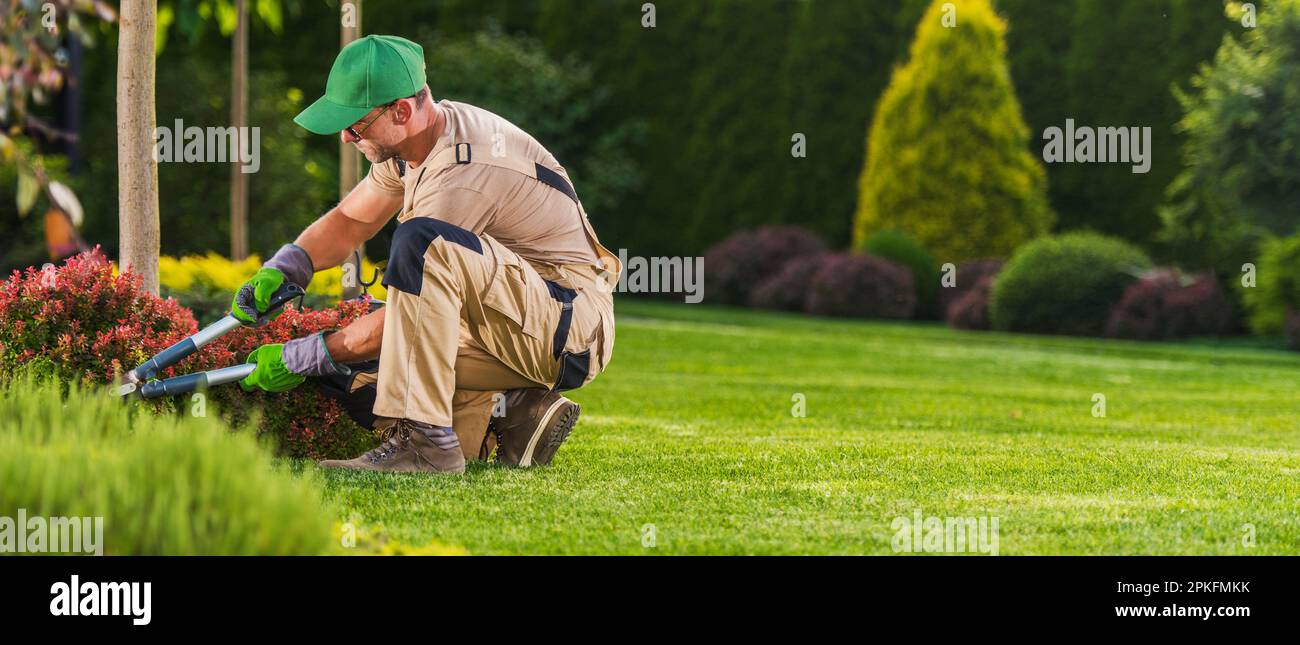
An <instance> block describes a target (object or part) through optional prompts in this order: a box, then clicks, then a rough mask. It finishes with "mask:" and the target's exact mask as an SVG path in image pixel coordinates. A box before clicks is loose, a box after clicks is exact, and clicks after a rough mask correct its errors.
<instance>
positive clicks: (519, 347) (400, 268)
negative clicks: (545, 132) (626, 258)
mask: <svg viewBox="0 0 1300 645" xmlns="http://www.w3.org/2000/svg"><path fill="white" fill-rule="evenodd" d="M476 148H477V149H481V150H485V151H486V150H488V149H490V147H489V146H486V145H485V146H479V145H477V144H471V143H464V142H462V143H457V144H455V145H453V146H451V147H449V148H447V149H445V150H443V151H442V152H440V153H439V154H437V155H435V156H434V157H432V158H431V159H430V160H429V161H426V163H425V164H423V165H422V169H428V170H429V171H433V170H436V169H437V168H440V167H442V166H445V165H448V164H456V163H483V164H488V165H492V166H496V167H499V168H505V169H507V170H511V171H514V172H519V173H522V174H524V175H526V176H528V177H530V178H532V180H534V181H541V182H543V183H545V184H547V185H548V186H551V187H552V188H554V189H555V190H559V191H561V192H563V193H564V194H566V195H568V196H569V197H570V198H571V199H572V200H573V201H574V202H575V203H576V204H577V205H578V209H577V212H578V216H579V217H581V218H582V224H583V228H584V230H585V231H586V236H587V239H588V241H589V242H590V243H591V245H592V248H593V249H594V251H595V253H596V255H597V257H598V259H599V260H600V262H601V265H602V266H601V267H595V266H590V265H552V266H541V267H539V268H534V267H533V266H532V265H531V264H530V263H529V262H527V261H525V260H524V259H522V258H521V257H519V256H518V255H517V254H515V253H514V252H513V251H511V250H510V249H508V248H506V247H505V246H504V245H502V244H501V243H499V242H497V241H496V240H495V239H493V238H492V237H491V236H489V235H486V234H483V235H475V234H474V233H472V232H470V231H468V230H466V229H463V228H460V227H458V226H454V225H452V224H449V223H447V222H444V221H442V220H438V219H434V218H432V217H421V216H418V215H416V214H415V213H412V212H409V211H408V212H404V213H402V215H401V217H400V218H399V221H401V223H400V224H399V225H398V227H397V231H396V232H395V233H394V235H393V243H392V249H391V252H390V254H389V261H388V268H387V269H386V270H385V273H384V286H385V287H387V288H388V304H387V307H386V309H387V313H386V314H385V318H384V336H383V346H382V349H381V353H380V358H379V369H378V372H377V382H376V383H375V386H376V399H375V405H374V413H375V415H376V416H377V417H386V418H392V419H398V418H406V419H413V420H416V421H421V422H424V423H430V424H433V425H437V426H451V427H452V428H454V429H455V431H456V434H457V435H458V436H459V438H460V441H461V446H462V448H463V449H464V451H465V454H466V457H467V458H475V457H477V456H479V451H480V447H481V446H482V445H483V444H484V441H483V438H484V435H485V433H486V430H487V423H488V420H489V418H490V415H491V414H492V410H493V407H494V404H495V403H496V401H495V400H494V398H493V395H494V394H497V393H500V392H502V391H504V390H507V389H514V388H520V387H541V388H549V389H553V390H556V391H565V390H570V389H575V388H578V387H582V386H583V385H585V384H587V383H589V382H590V381H591V380H592V379H593V378H595V376H596V375H597V374H599V373H600V372H601V371H603V370H604V369H605V366H606V365H608V364H609V360H610V357H611V355H612V353H613V349H614V302H613V286H614V285H615V284H616V283H617V281H618V276H619V273H620V272H621V271H622V267H621V266H620V264H619V261H618V258H617V256H615V255H614V254H612V253H610V251H609V250H608V249H606V248H605V247H604V246H602V245H601V244H600V241H599V240H598V239H597V237H596V234H595V231H594V230H592V227H591V224H590V222H588V221H587V215H586V212H585V210H584V209H583V208H582V204H581V202H579V201H578V199H577V195H576V194H575V192H574V191H573V188H572V187H571V186H570V185H569V184H568V182H566V181H565V180H564V178H563V177H561V176H560V175H559V174H558V173H555V172H553V171H551V170H549V169H547V168H545V167H544V166H540V165H538V164H536V163H534V162H532V161H528V160H523V159H515V158H511V157H494V156H492V155H489V154H484V155H478V156H476V155H474V151H475V149H476ZM480 157H481V158H480ZM433 174H435V173H434V172H430V173H429V175H430V176H433ZM539 269H540V271H541V272H539ZM362 382H364V381H362ZM358 385H359V384H357V383H356V382H355V381H354V385H353V387H354V388H355V387H358Z"/></svg>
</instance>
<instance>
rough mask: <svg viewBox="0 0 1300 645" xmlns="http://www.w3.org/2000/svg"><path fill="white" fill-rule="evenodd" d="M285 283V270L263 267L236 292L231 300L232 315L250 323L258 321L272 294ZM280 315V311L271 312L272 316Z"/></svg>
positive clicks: (264, 311)
mask: <svg viewBox="0 0 1300 645" xmlns="http://www.w3.org/2000/svg"><path fill="white" fill-rule="evenodd" d="M283 284H284V272H282V271H280V270H279V269H273V268H271V267H265V266H264V267H262V268H261V269H259V270H258V271H257V273H254V274H253V277H252V278H249V280H248V282H245V283H244V286H242V287H240V288H239V291H236V292H235V298H234V299H233V300H231V301H230V313H231V315H233V316H234V317H236V318H238V319H240V320H242V321H244V322H246V323H249V324H252V323H254V322H256V321H257V319H258V318H259V317H261V315H262V314H264V313H266V310H267V308H268V307H269V306H270V304H271V295H272V294H274V293H275V291H276V290H277V289H279V288H280V285H283ZM278 315H280V312H279V311H277V312H275V313H273V314H271V318H275V317H276V316H278Z"/></svg>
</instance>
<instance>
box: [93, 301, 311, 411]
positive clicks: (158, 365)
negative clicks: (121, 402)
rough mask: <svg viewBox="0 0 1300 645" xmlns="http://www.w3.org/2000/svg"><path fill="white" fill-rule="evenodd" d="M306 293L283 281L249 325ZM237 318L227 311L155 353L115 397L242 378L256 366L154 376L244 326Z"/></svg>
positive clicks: (155, 393)
mask: <svg viewBox="0 0 1300 645" xmlns="http://www.w3.org/2000/svg"><path fill="white" fill-rule="evenodd" d="M304 294H305V292H304V291H303V288H302V287H300V286H298V285H296V284H293V283H291V282H286V283H284V284H283V285H281V286H280V288H279V289H278V290H277V291H276V292H275V293H274V294H272V295H271V300H270V302H269V303H268V304H267V307H266V312H265V313H263V314H261V315H260V316H258V317H257V320H256V321H254V322H253V323H252V324H251V325H249V326H252V327H260V326H262V325H264V324H266V323H267V322H270V320H271V316H272V315H273V314H275V313H276V312H278V311H280V310H281V309H283V308H284V306H285V305H286V304H288V303H289V302H290V301H291V300H294V299H295V298H297V299H301V298H302V297H303V295H304ZM245 324H248V323H245V322H243V321H241V320H240V319H238V318H236V317H235V316H234V315H232V314H226V315H225V317H224V318H222V319H221V320H218V321H217V322H214V323H212V324H211V325H208V326H207V327H204V328H203V329H201V330H199V332H198V333H196V334H194V335H192V336H189V337H187V338H185V339H184V340H182V341H180V342H178V343H176V344H175V345H172V346H171V347H168V348H167V349H164V350H163V351H161V352H159V353H158V355H157V356H154V357H153V358H150V359H149V360H147V361H145V362H143V363H141V364H140V366H139V367H136V368H135V369H133V370H131V371H130V372H127V373H126V376H125V377H124V381H125V382H124V383H123V384H122V385H121V386H120V387H118V388H117V394H118V396H121V397H122V398H124V399H125V398H128V397H130V396H132V395H136V396H138V397H139V398H144V399H155V398H158V397H161V396H174V395H177V394H185V393H187V392H193V391H195V390H198V389H202V388H206V387H208V386H211V385H222V384H225V383H232V382H234V381H239V380H242V379H243V378H244V377H246V376H248V375H249V374H252V373H253V370H254V369H256V368H257V366H256V365H255V364H253V363H245V364H243V365H234V366H231V367H223V368H221V369H218V370H211V371H207V372H198V373H196V374H185V375H183V376H174V377H172V378H167V379H161V380H158V379H156V378H155V377H157V376H158V373H159V372H161V371H163V370H165V369H167V368H168V367H171V366H172V365H175V364H177V363H179V362H181V361H183V360H185V359H186V358H187V357H189V355H190V354H193V353H194V352H197V351H199V348H201V347H203V346H204V345H207V344H208V343H210V342H212V341H214V340H216V339H218V338H220V337H222V336H224V335H226V334H228V333H230V332H231V331H234V330H235V329H237V328H238V327H240V326H242V325H245Z"/></svg>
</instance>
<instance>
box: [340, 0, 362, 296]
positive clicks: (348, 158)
mask: <svg viewBox="0 0 1300 645" xmlns="http://www.w3.org/2000/svg"><path fill="white" fill-rule="evenodd" d="M349 5H351V6H349ZM339 17H340V24H341V25H342V27H343V30H342V32H340V38H339V47H340V48H342V47H344V46H346V45H347V44H348V43H350V42H352V41H354V40H356V39H358V38H360V37H361V0H348V1H345V2H341V3H339ZM360 179H361V155H360V153H359V152H357V149H356V147H355V146H353V145H352V144H350V143H345V142H344V141H343V140H342V139H340V140H339V199H343V198H344V197H345V196H347V194H348V193H349V192H352V189H353V188H354V187H356V185H357V182H358V181H360ZM357 251H358V254H356V255H349V256H348V258H347V259H346V260H344V261H343V299H344V300H347V299H349V298H356V297H359V296H360V295H361V294H362V292H363V289H362V287H361V280H362V278H363V276H362V275H361V258H363V257H365V255H366V245H365V243H364V242H363V243H362V244H361V246H360V248H358V249H357Z"/></svg>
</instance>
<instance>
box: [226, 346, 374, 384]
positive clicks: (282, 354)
mask: <svg viewBox="0 0 1300 645" xmlns="http://www.w3.org/2000/svg"><path fill="white" fill-rule="evenodd" d="M333 333H334V332H317V333H315V334H312V335H310V336H305V337H303V338H295V339H293V340H291V341H289V342H287V343H284V344H283V345H279V344H275V345H262V346H261V347H258V348H257V349H255V350H253V352H252V353H251V354H249V355H248V362H249V363H257V368H256V369H254V370H253V373H252V374H249V375H248V376H246V377H244V380H242V381H240V382H239V384H240V386H242V387H243V388H244V390H245V391H252V389H253V388H258V387H260V388H262V389H263V390H266V391H267V392H283V391H285V390H291V389H293V388H295V387H298V386H299V385H301V384H302V382H303V381H305V380H307V377H308V376H331V375H336V374H351V373H352V370H351V369H349V368H348V366H347V365H341V364H339V363H337V362H335V361H334V358H333V357H331V356H330V352H329V349H327V348H326V347H325V336H326V334H333Z"/></svg>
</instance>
